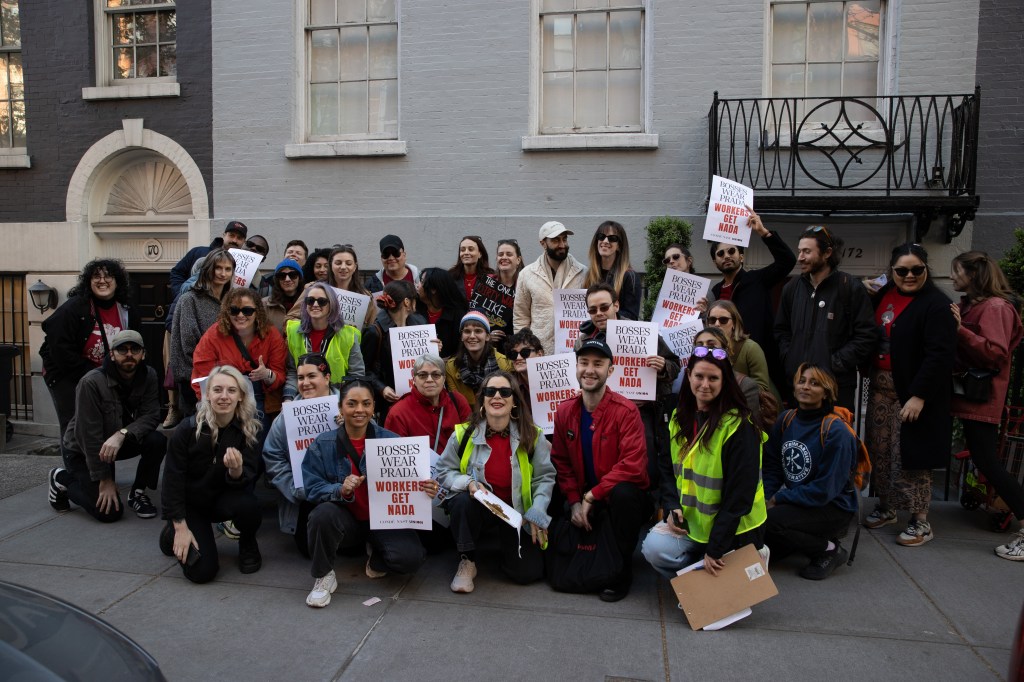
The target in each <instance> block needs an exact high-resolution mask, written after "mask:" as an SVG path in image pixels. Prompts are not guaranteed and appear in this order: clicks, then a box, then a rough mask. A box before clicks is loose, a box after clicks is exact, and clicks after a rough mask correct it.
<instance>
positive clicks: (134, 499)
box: [128, 490, 156, 519]
mask: <svg viewBox="0 0 1024 682" xmlns="http://www.w3.org/2000/svg"><path fill="white" fill-rule="evenodd" d="M128 506H129V507H131V508H132V510H133V511H134V512H135V515H136V516H138V517H139V518H140V519H151V518H153V517H154V516H156V507H154V506H153V503H152V502H150V501H149V496H148V495H146V491H145V490H133V491H131V492H130V493H128Z"/></svg>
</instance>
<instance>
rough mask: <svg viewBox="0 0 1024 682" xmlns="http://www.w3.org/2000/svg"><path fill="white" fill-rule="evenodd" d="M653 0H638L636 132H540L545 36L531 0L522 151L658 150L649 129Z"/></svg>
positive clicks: (537, 5)
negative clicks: (639, 44)
mask: <svg viewBox="0 0 1024 682" xmlns="http://www.w3.org/2000/svg"><path fill="white" fill-rule="evenodd" d="M654 2H655V0H637V4H641V5H643V28H642V29H641V31H642V34H643V35H642V37H643V54H642V56H641V59H642V62H641V64H642V65H641V71H642V74H641V98H642V102H641V104H640V106H641V112H642V114H641V126H640V131H638V132H632V131H631V132H612V131H609V132H594V131H584V132H579V133H555V134H543V133H541V128H540V123H541V114H540V111H541V65H542V63H543V49H544V36H543V26H542V15H541V7H542V0H530V97H529V118H528V121H527V129H528V134H526V135H524V136H523V137H522V140H521V143H522V150H523V151H525V152H529V151H552V150H590V149H604V150H607V149H657V148H658V135H657V133H652V132H650V131H651V96H650V93H651V71H652V69H651V64H652V63H653V61H654V60H653V51H652V49H651V36H652V24H653V21H652V17H653V15H654Z"/></svg>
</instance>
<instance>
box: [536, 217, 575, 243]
mask: <svg viewBox="0 0 1024 682" xmlns="http://www.w3.org/2000/svg"><path fill="white" fill-rule="evenodd" d="M560 234H575V233H574V232H573V231H572V230H570V229H568V228H566V226H565V225H563V224H562V223H560V222H558V221H557V220H549V221H547V222H546V223H544V224H543V225H541V226H540V236H539V237H538V239H551V238H552V237H557V236H558V235H560Z"/></svg>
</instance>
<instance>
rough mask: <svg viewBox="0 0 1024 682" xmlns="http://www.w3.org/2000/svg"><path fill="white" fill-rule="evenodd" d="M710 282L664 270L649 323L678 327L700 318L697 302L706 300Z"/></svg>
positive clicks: (703, 278)
mask: <svg viewBox="0 0 1024 682" xmlns="http://www.w3.org/2000/svg"><path fill="white" fill-rule="evenodd" d="M710 287H711V280H710V279H708V278H706V277H697V276H696V275H691V274H689V273H686V272H679V271H678V270H666V271H665V280H664V281H663V282H662V283H661V291H660V292H659V293H658V301H657V303H655V304H654V312H653V313H651V322H654V323H655V324H657V325H659V326H661V327H664V328H666V329H668V328H671V327H678V326H679V325H681V324H685V323H686V322H689V321H691V320H695V319H697V318H698V317H699V316H700V310H698V309H697V301H699V300H700V299H702V298H706V297H707V295H708V289H709V288H710Z"/></svg>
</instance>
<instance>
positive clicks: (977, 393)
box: [953, 367, 998, 403]
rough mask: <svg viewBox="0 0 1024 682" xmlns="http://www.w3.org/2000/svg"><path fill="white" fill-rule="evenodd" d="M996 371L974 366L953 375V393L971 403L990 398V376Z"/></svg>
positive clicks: (985, 400) (986, 400)
mask: <svg viewBox="0 0 1024 682" xmlns="http://www.w3.org/2000/svg"><path fill="white" fill-rule="evenodd" d="M996 374H998V372H994V371H993V370H991V369H981V368H980V367H974V368H971V369H969V370H967V371H966V372H960V373H959V374H954V375H953V395H955V396H957V397H958V398H963V399H964V400H967V401H969V402H972V403H987V402H988V401H990V400H992V377H994V376H995V375H996Z"/></svg>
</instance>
